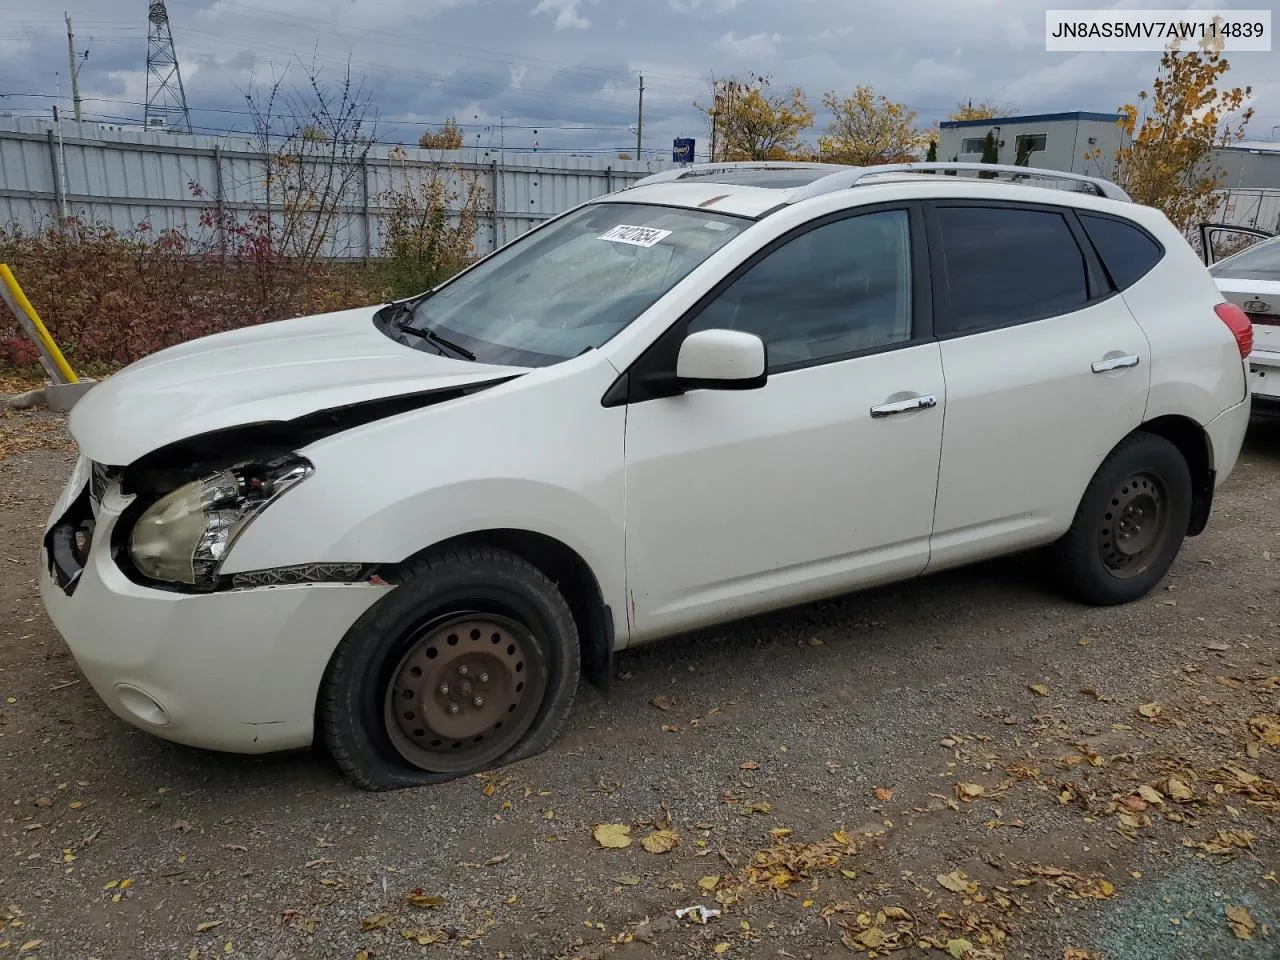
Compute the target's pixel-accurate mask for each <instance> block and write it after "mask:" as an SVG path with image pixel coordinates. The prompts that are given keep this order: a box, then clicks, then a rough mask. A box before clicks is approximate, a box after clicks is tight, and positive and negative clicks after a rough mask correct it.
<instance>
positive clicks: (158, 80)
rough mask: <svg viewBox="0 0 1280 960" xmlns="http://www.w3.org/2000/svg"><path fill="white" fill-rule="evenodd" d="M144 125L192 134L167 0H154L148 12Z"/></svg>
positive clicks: (149, 127)
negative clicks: (166, 5) (174, 47)
mask: <svg viewBox="0 0 1280 960" xmlns="http://www.w3.org/2000/svg"><path fill="white" fill-rule="evenodd" d="M143 122H144V123H145V124H146V127H147V129H148V130H151V129H161V130H180V131H183V132H186V133H191V132H192V130H191V111H190V110H188V109H187V94H186V91H184V90H183V89H182V71H181V70H179V69H178V54H177V52H176V51H175V50H174V49H173V32H172V31H171V30H170V29H169V11H168V10H167V9H165V5H164V0H151V3H150V6H149V7H148V9H147V112H146V116H145V117H144V120H143Z"/></svg>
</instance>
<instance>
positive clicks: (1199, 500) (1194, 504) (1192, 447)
mask: <svg viewBox="0 0 1280 960" xmlns="http://www.w3.org/2000/svg"><path fill="white" fill-rule="evenodd" d="M1138 431H1141V432H1143V433H1152V434H1155V435H1156V436H1158V437H1163V438H1164V439H1166V440H1168V441H1169V442H1170V443H1172V444H1173V445H1174V446H1175V447H1177V448H1178V452H1179V453H1181V454H1182V458H1183V459H1184V460H1185V461H1186V462H1187V468H1188V469H1189V470H1190V471H1191V489H1192V500H1191V519H1190V522H1189V523H1188V526H1187V536H1189V537H1194V536H1198V535H1199V534H1201V533H1203V532H1204V528H1205V526H1206V525H1207V524H1208V522H1209V511H1210V509H1211V507H1212V506H1213V490H1214V479H1215V478H1214V472H1215V471H1214V467H1213V464H1214V459H1213V441H1212V439H1211V438H1210V437H1209V434H1208V432H1207V431H1206V430H1205V429H1204V427H1202V426H1201V425H1200V424H1199V423H1197V422H1196V421H1195V420H1193V419H1191V418H1190V417H1185V416H1182V415H1180V414H1164V415H1162V416H1159V417H1154V418H1152V419H1150V420H1148V421H1146V422H1145V423H1143V424H1142V425H1141V426H1139V427H1138V428H1137V430H1136V431H1135V432H1138Z"/></svg>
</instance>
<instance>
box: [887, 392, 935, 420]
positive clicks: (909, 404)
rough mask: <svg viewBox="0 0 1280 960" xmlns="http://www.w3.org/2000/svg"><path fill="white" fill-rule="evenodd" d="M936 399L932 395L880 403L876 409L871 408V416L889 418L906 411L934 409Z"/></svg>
mask: <svg viewBox="0 0 1280 960" xmlns="http://www.w3.org/2000/svg"><path fill="white" fill-rule="evenodd" d="M937 405H938V398H937V397H935V396H934V395H933V394H928V395H926V396H923V397H911V398H910V399H907V400H895V401H894V402H893V403H882V404H880V405H879V406H878V407H872V408H871V416H873V417H877V418H878V417H891V416H893V415H894V414H895V413H906V412H907V411H908V410H927V409H928V408H929V407H936V406H937Z"/></svg>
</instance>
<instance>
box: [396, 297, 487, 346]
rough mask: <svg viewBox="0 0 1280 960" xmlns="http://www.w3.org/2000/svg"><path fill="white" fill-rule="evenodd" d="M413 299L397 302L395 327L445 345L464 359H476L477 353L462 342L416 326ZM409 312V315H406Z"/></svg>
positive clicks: (439, 344) (436, 343)
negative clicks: (455, 341)
mask: <svg viewBox="0 0 1280 960" xmlns="http://www.w3.org/2000/svg"><path fill="white" fill-rule="evenodd" d="M411 303H412V301H400V302H398V303H396V304H395V308H396V309H395V314H393V315H392V319H391V321H390V322H391V323H394V324H395V328H396V329H397V330H399V331H400V332H401V333H411V334H413V335H414V336H416V337H422V338H423V339H424V340H427V341H429V342H430V343H434V344H435V345H436V346H438V347H444V348H445V349H446V350H449V351H451V352H453V353H455V354H457V355H458V356H460V357H462V359H464V360H475V358H476V355H475V354H474V353H472V352H471V351H470V350H468V349H467V348H466V347H464V346H462V344H460V343H454V342H453V341H452V340H449V339H446V338H445V337H442V336H440V334H438V333H436V332H435V331H434V330H432V329H431V328H430V327H427V326H415V325H414V323H413V306H412V305H411ZM404 314H408V316H407V317H406V316H404Z"/></svg>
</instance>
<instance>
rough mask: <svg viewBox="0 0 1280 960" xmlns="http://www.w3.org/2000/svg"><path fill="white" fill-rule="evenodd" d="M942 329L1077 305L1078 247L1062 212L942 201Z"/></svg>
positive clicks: (959, 329) (1022, 318) (1081, 274)
mask: <svg viewBox="0 0 1280 960" xmlns="http://www.w3.org/2000/svg"><path fill="white" fill-rule="evenodd" d="M935 217H936V220H935V222H936V224H937V235H938V239H939V240H940V241H941V260H942V263H941V266H942V277H943V281H944V282H943V284H942V286H943V287H944V289H943V290H940V291H939V293H940V294H941V296H940V297H939V299H940V300H941V302H942V306H943V309H942V310H941V311H940V313H941V314H942V315H941V317H940V318H939V321H940V322H939V324H938V327H939V330H938V332H939V333H942V334H948V333H951V334H959V333H977V332H979V331H982V330H989V329H995V328H998V327H1007V326H1010V325H1012V324H1016V323H1026V322H1028V321H1031V320H1039V319H1043V318H1045V317H1051V316H1055V315H1058V314H1063V313H1071V312H1072V311H1075V310H1079V309H1082V308H1083V307H1084V306H1085V305H1086V304H1087V303H1088V301H1089V284H1088V279H1087V276H1088V274H1087V269H1086V265H1085V258H1084V254H1083V252H1082V251H1081V250H1080V246H1079V244H1077V243H1076V239H1075V234H1073V233H1072V231H1071V227H1070V225H1069V224H1068V223H1067V219H1066V217H1064V216H1063V215H1062V214H1061V213H1057V212H1055V211H1052V210H1041V209H1034V208H1018V207H1013V206H994V205H992V206H984V205H973V206H940V207H937V208H936V209H935Z"/></svg>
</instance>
